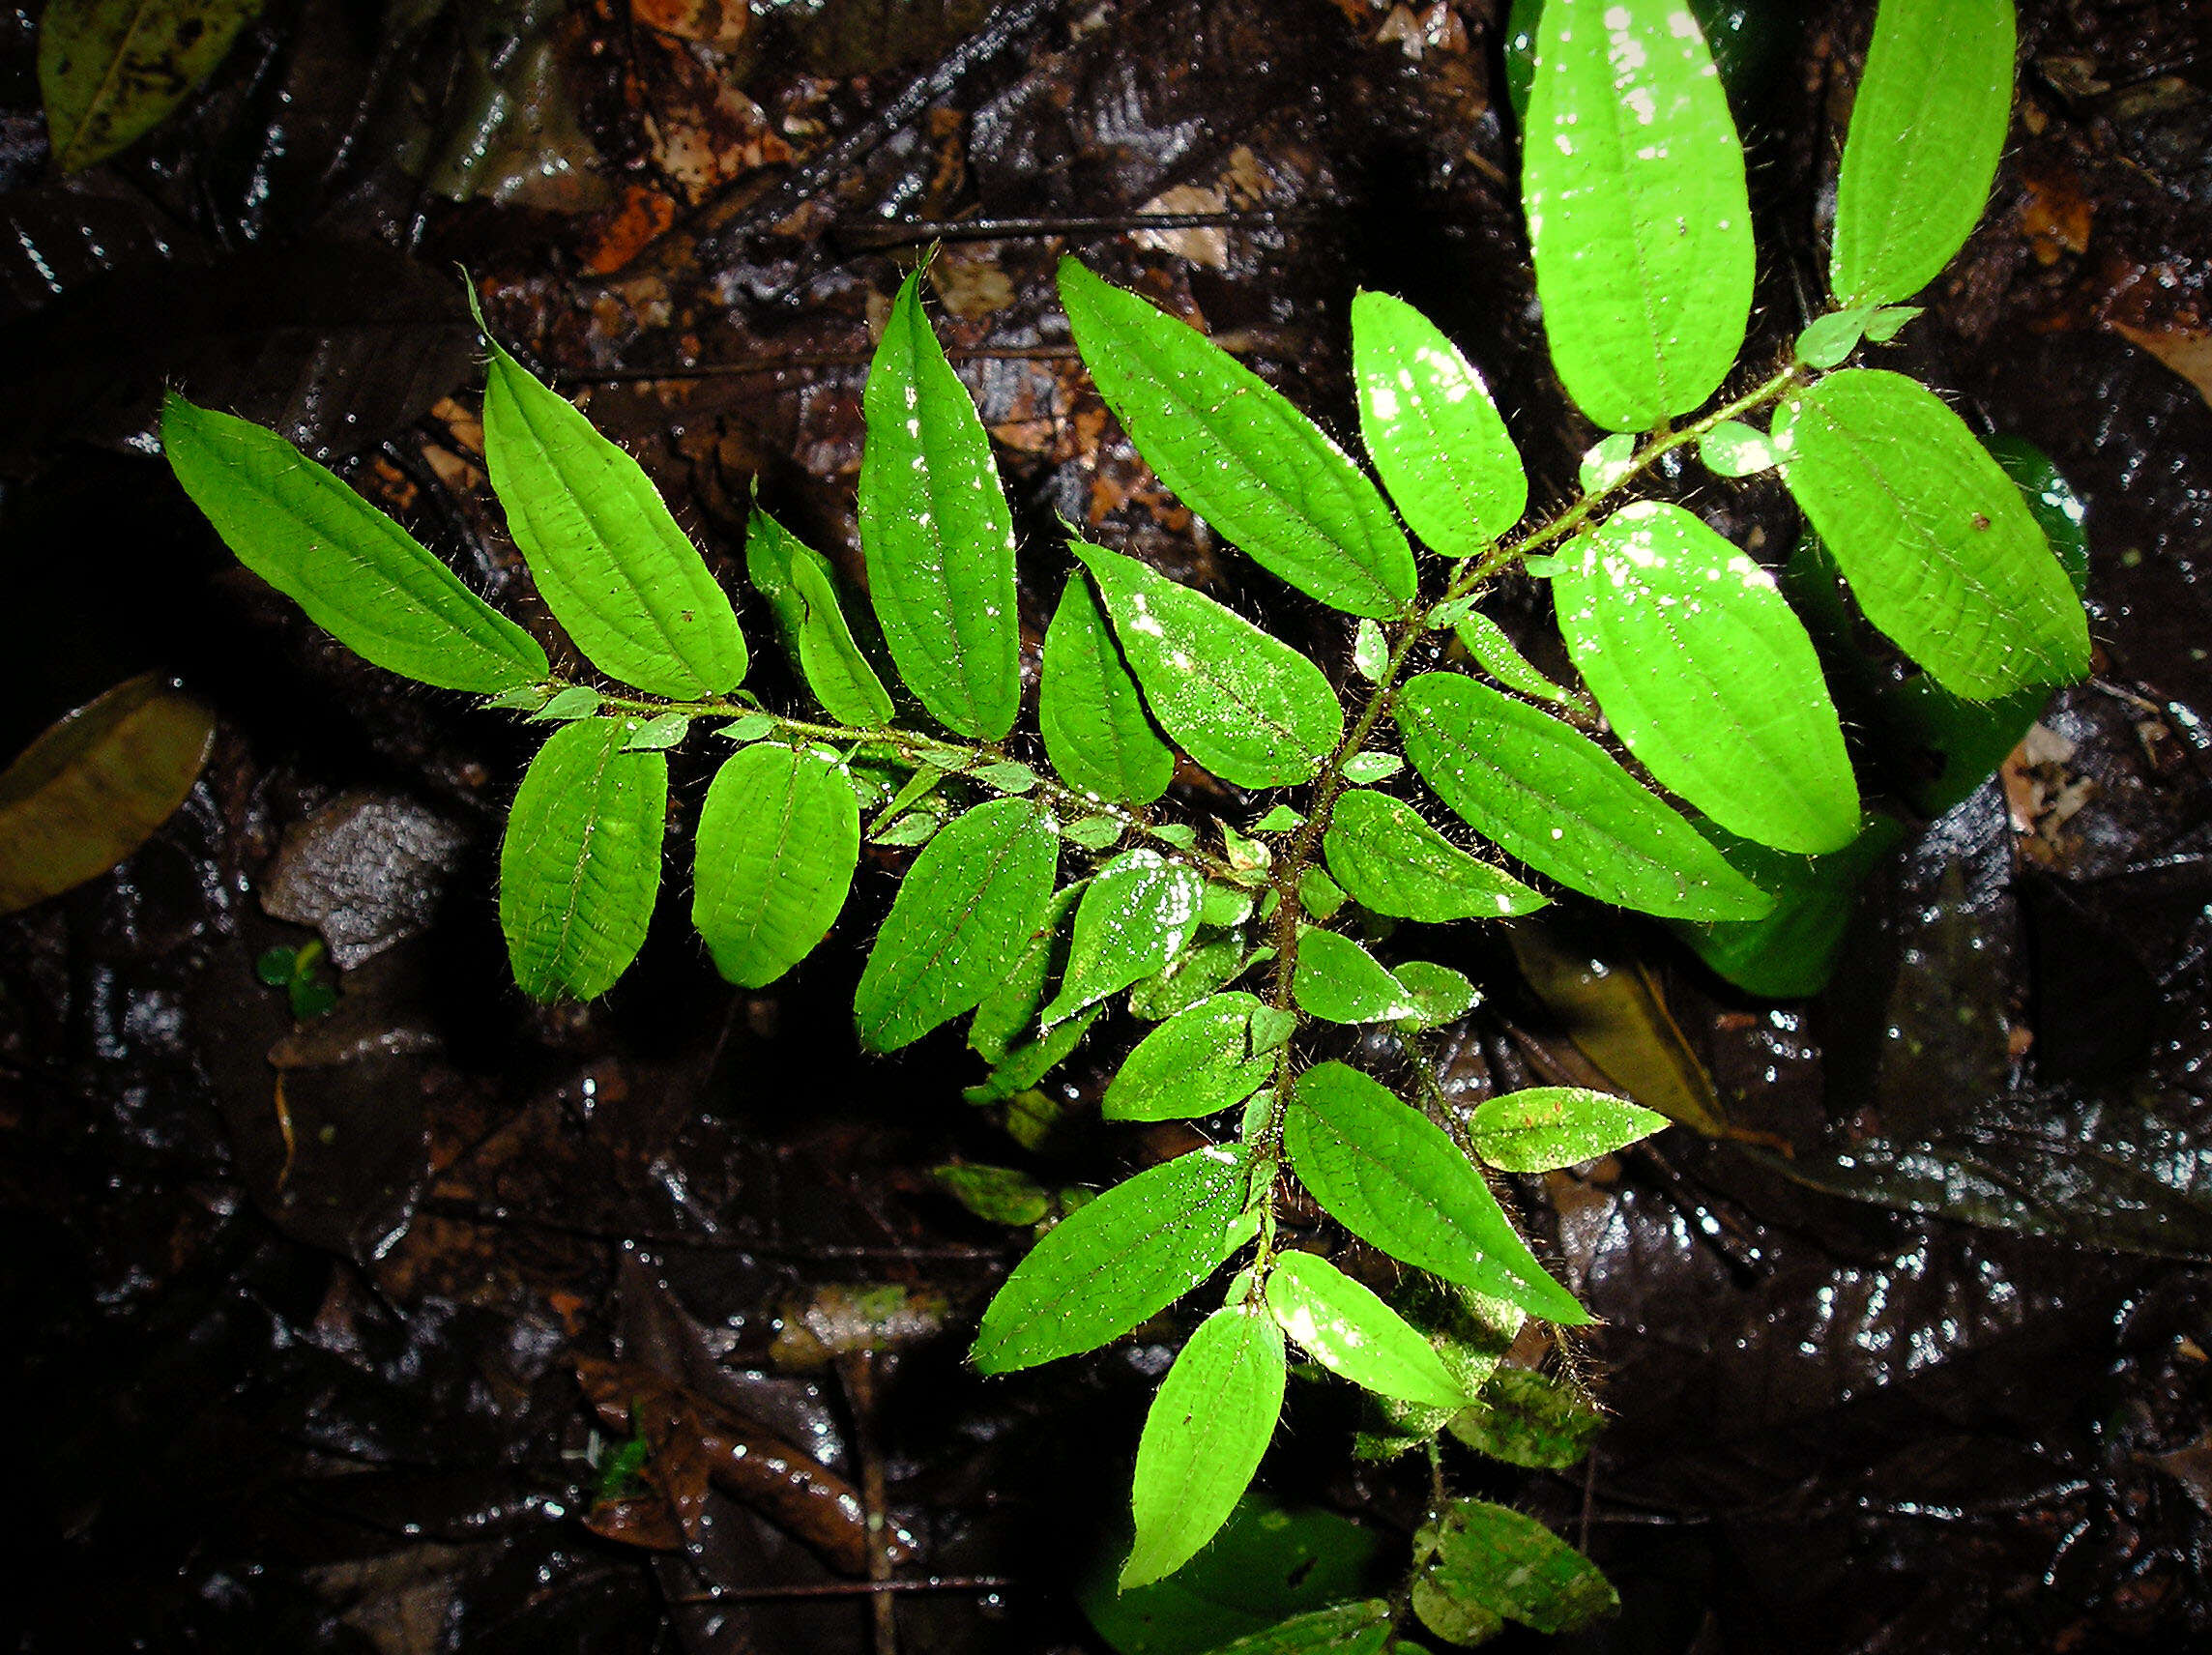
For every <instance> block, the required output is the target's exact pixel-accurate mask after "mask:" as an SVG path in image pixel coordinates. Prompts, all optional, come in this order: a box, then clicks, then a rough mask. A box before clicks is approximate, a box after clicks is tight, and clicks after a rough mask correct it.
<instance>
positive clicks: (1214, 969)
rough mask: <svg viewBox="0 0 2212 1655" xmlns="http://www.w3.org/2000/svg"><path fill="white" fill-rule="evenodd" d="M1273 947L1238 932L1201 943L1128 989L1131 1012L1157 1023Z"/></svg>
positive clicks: (1248, 966)
mask: <svg viewBox="0 0 2212 1655" xmlns="http://www.w3.org/2000/svg"><path fill="white" fill-rule="evenodd" d="M1273 955H1274V950H1273V949H1272V948H1252V947H1249V946H1248V945H1247V944H1246V943H1245V941H1244V938H1243V937H1242V936H1241V935H1240V934H1239V935H1234V936H1228V937H1221V938H1217V939H1216V940H1214V941H1213V942H1211V943H1201V944H1199V945H1198V946H1197V947H1195V948H1193V949H1191V951H1190V952H1189V953H1187V954H1185V955H1183V956H1182V957H1181V958H1180V959H1178V960H1176V961H1173V962H1172V963H1171V964H1170V965H1169V966H1168V969H1167V970H1166V971H1164V972H1162V973H1160V974H1159V975H1158V976H1156V977H1149V978H1147V979H1146V980H1145V981H1143V982H1141V983H1138V984H1137V985H1136V986H1135V987H1133V988H1131V989H1130V990H1129V1015H1130V1016H1131V1017H1141V1018H1143V1019H1144V1020H1145V1021H1146V1022H1148V1023H1156V1022H1158V1021H1159V1020H1160V1019H1161V1018H1163V1017H1173V1016H1174V1015H1175V1014H1176V1013H1177V1012H1179V1011H1181V1010H1183V1009H1185V1008H1186V1007H1188V1006H1192V1005H1195V1004H1197V1003H1198V1002H1200V1001H1202V1000H1204V999H1206V997H1207V996H1208V995H1210V994H1213V993H1215V992H1216V991H1217V990H1220V989H1223V988H1226V987H1227V986H1228V985H1229V984H1231V983H1233V982H1235V981H1236V980H1237V977H1239V976H1241V975H1242V974H1243V973H1245V972H1246V971H1248V970H1250V969H1251V968H1252V967H1254V966H1257V965H1260V964H1262V963H1264V962H1265V961H1266V960H1268V959H1270V958H1272V957H1273Z"/></svg>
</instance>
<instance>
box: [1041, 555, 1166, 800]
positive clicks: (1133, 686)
mask: <svg viewBox="0 0 2212 1655" xmlns="http://www.w3.org/2000/svg"><path fill="white" fill-rule="evenodd" d="M1037 728H1038V729H1039V730H1040V731H1042V732H1043V734H1044V750H1045V752H1046V753H1047V754H1048V755H1049V756H1050V757H1051V759H1052V768H1053V769H1055V770H1057V771H1058V772H1059V773H1060V779H1061V780H1062V781H1063V782H1065V783H1067V785H1068V786H1069V787H1072V788H1074V789H1075V790H1076V791H1077V792H1078V793H1087V794H1089V795H1091V797H1092V798H1105V799H1113V800H1116V801H1117V802H1120V803H1123V804H1150V803H1151V801H1152V800H1153V799H1155V798H1159V796H1160V795H1161V794H1163V793H1165V792H1167V790H1168V783H1170V782H1171V781H1173V780H1175V751H1174V749H1173V748H1171V747H1170V746H1169V745H1168V744H1167V743H1166V742H1165V741H1163V740H1160V738H1159V733H1158V732H1157V731H1155V730H1154V729H1153V728H1152V721H1151V719H1150V717H1148V716H1147V715H1146V713H1145V702H1144V697H1143V696H1142V695H1140V694H1139V693H1138V691H1137V681H1136V680H1135V679H1133V678H1131V677H1130V676H1129V669H1128V668H1127V667H1125V666H1123V665H1122V664H1121V651H1120V650H1119V649H1118V648H1117V647H1116V646H1115V643H1114V634H1113V632H1112V630H1111V629H1110V628H1109V627H1108V625H1107V624H1106V616H1105V614H1104V612H1103V611H1101V610H1100V609H1099V607H1098V599H1097V597H1096V596H1095V595H1093V594H1092V592H1091V583H1090V582H1089V581H1087V580H1085V579H1084V578H1083V576H1082V575H1080V574H1073V575H1070V576H1069V577H1068V581H1067V586H1066V589H1065V590H1064V591H1062V593H1061V595H1060V607H1059V609H1057V610H1055V611H1054V612H1053V617H1052V624H1051V625H1050V626H1048V627H1047V628H1045V634H1044V663H1043V669H1042V671H1041V673H1040V674H1039V678H1038V687H1037Z"/></svg>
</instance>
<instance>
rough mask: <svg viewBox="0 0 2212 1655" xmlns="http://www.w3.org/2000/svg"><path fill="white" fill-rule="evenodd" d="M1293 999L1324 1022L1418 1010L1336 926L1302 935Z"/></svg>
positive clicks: (1384, 1019) (1375, 1019) (1371, 1019)
mask: <svg viewBox="0 0 2212 1655" xmlns="http://www.w3.org/2000/svg"><path fill="white" fill-rule="evenodd" d="M1291 998H1292V999H1294V1000H1295V1001H1296V1002H1297V1003H1298V1009H1299V1010H1300V1011H1303V1012H1305V1013H1306V1014H1307V1015H1309V1016H1312V1017H1318V1018H1320V1019H1321V1020H1322V1021H1323V1022H1324V1023H1395V1022H1396V1021H1397V1020H1398V1019H1399V1018H1401V1017H1412V1016H1413V1015H1415V1014H1416V1013H1417V1012H1418V1011H1419V1009H1420V1008H1419V1006H1418V1005H1417V1004H1416V1003H1415V1002H1414V1000H1413V997H1412V995H1410V994H1408V993H1407V992H1406V989H1405V985H1404V984H1402V983H1401V982H1399V981H1398V979H1397V978H1396V977H1394V976H1392V975H1391V974H1390V973H1389V972H1388V971H1387V970H1385V969H1384V968H1383V965H1382V964H1381V962H1379V961H1378V960H1377V959H1376V958H1375V956H1374V955H1373V954H1370V953H1369V952H1368V951H1367V950H1366V949H1365V948H1362V947H1361V946H1360V945H1359V944H1357V943H1354V942H1353V940H1352V939H1351V938H1349V937H1342V936H1339V935H1338V934H1337V933H1336V932H1334V931H1319V930H1309V931H1306V932H1303V933H1301V934H1300V936H1299V938H1298V965H1297V970H1296V971H1295V973H1293V974H1292V977H1291Z"/></svg>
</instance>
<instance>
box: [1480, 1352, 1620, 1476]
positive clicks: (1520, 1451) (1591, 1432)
mask: <svg viewBox="0 0 2212 1655" xmlns="http://www.w3.org/2000/svg"><path fill="white" fill-rule="evenodd" d="M1604 1426H1605V1415H1604V1414H1602V1413H1600V1412H1598V1410H1597V1409H1596V1408H1592V1407H1591V1406H1590V1405H1589V1404H1588V1403H1586V1402H1585V1401H1584V1400H1583V1399H1582V1398H1581V1397H1580V1396H1578V1395H1577V1394H1576V1393H1575V1392H1574V1390H1572V1389H1571V1388H1570V1387H1569V1386H1567V1385H1565V1384H1563V1383H1561V1382H1560V1381H1559V1380H1557V1379H1550V1378H1548V1377H1546V1376H1545V1375H1542V1374H1536V1373H1531V1372H1529V1371H1528V1369H1527V1368H1507V1369H1505V1370H1503V1371H1502V1372H1500V1373H1499V1374H1497V1375H1496V1376H1495V1377H1493V1378H1492V1379H1491V1380H1490V1382H1489V1383H1488V1384H1486V1385H1484V1386H1483V1387H1482V1394H1481V1395H1480V1396H1479V1397H1477V1398H1476V1399H1475V1401H1474V1403H1473V1404H1472V1406H1470V1407H1469V1408H1462V1409H1461V1410H1460V1411H1459V1412H1458V1413H1455V1414H1454V1415H1452V1418H1451V1422H1450V1425H1449V1427H1448V1429H1449V1430H1450V1432H1451V1434H1452V1435H1453V1436H1454V1437H1458V1438H1459V1439H1460V1440H1461V1441H1462V1442H1464V1443H1466V1444H1467V1445H1468V1446H1469V1447H1470V1448H1472V1449H1473V1450H1475V1452H1477V1453H1479V1454H1487V1455H1489V1456H1490V1457H1491V1458H1492V1459H1494V1460H1503V1461H1504V1462H1505V1463H1506V1464H1507V1465H1508V1466H1528V1467H1530V1468H1531V1469H1542V1470H1560V1469H1563V1468H1564V1467H1566V1466H1572V1465H1576V1464H1578V1463H1580V1461H1581V1460H1582V1458H1583V1456H1584V1455H1586V1454H1587V1453H1588V1452H1589V1443H1590V1438H1591V1437H1595V1436H1596V1435H1597V1434H1598V1432H1599V1431H1600V1430H1602V1429H1603V1428H1604Z"/></svg>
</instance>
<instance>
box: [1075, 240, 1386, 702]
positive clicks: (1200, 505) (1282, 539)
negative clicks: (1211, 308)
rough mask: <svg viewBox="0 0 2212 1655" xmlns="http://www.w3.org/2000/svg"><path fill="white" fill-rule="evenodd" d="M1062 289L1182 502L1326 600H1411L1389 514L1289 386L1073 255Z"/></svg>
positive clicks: (1364, 606) (1079, 333)
mask: <svg viewBox="0 0 2212 1655" xmlns="http://www.w3.org/2000/svg"><path fill="white" fill-rule="evenodd" d="M1060 297H1061V303H1062V305H1064V306H1065V307H1066V309H1067V320H1068V323H1069V325H1070V326H1071V327H1072V328H1073V329H1074V331H1075V345H1076V349H1077V350H1079V351H1081V352H1082V353H1083V361H1084V365H1085V366H1087V367H1088V368H1090V370H1091V378H1092V379H1093V380H1094V381H1095V382H1096V384H1097V386H1098V393H1099V394H1100V395H1101V396H1103V397H1104V398H1105V399H1106V405H1107V406H1108V407H1109V408H1111V409H1113V410H1114V413H1115V415H1116V416H1117V417H1118V418H1119V419H1120V420H1121V424H1122V426H1123V427H1124V428H1125V429H1126V430H1127V431H1128V433H1129V438H1130V441H1132V442H1133V443H1135V444H1136V446H1137V451H1138V452H1139V453H1141V454H1143V455H1144V456H1145V463H1146V464H1148V465H1150V467H1151V468H1152V470H1153V471H1154V472H1155V473H1157V474H1158V476H1159V479H1160V480H1161V481H1162V482H1164V483H1166V484H1167V485H1168V487H1170V488H1172V489H1174V490H1175V492H1176V493H1177V494H1179V495H1180V496H1181V497H1182V500H1183V503H1184V504H1185V505H1187V506H1188V507H1190V508H1191V509H1192V510H1194V511H1196V512H1197V513H1198V514H1199V515H1200V516H1202V517H1204V518H1205V519H1206V520H1207V521H1208V523H1210V524H1212V525H1213V527H1214V528H1215V529H1217V530H1219V531H1220V532H1221V534H1222V535H1223V536H1224V537H1226V538H1227V539H1229V540H1230V541H1231V542H1232V543H1234V544H1236V545H1237V546H1240V547H1242V548H1243V549H1244V550H1245V551H1246V552H1248V553H1249V554H1251V556H1252V558H1253V560H1254V561H1255V562H1257V563H1258V564H1259V565H1260V566H1262V567H1263V568H1266V569H1267V570H1268V571H1270V572H1271V573H1273V574H1276V575H1279V576H1281V577H1282V578H1283V579H1284V580H1287V581H1289V582H1290V583H1291V584H1292V585H1293V586H1295V587H1296V588H1297V589H1298V590H1299V591H1300V592H1303V593H1306V594H1307V595H1310V596H1314V597H1318V598H1320V599H1321V600H1322V602H1324V603H1326V604H1328V605H1329V606H1330V607H1332V608H1336V609H1341V610H1344V611H1345V612H1346V613H1348V614H1352V615H1371V616H1375V617H1377V618H1387V617H1390V616H1395V615H1397V614H1398V613H1399V612H1400V611H1401V610H1403V609H1404V608H1405V607H1406V606H1407V605H1408V604H1409V603H1411V602H1412V599H1413V594H1414V590H1415V587H1416V584H1417V582H1416V580H1415V577H1414V573H1413V554H1412V548H1411V547H1409V546H1408V545H1407V544H1406V537H1405V535H1404V534H1403V533H1401V532H1400V530H1399V528H1398V524H1397V521H1396V520H1395V519H1394V518H1393V517H1392V516H1391V515H1390V508H1389V507H1388V506H1386V505H1384V504H1383V496H1382V495H1381V494H1380V493H1379V492H1377V490H1376V487H1375V485H1374V484H1373V483H1372V482H1370V481H1368V480H1367V479H1366V477H1365V476H1364V475H1363V474H1362V473H1361V472H1360V471H1359V469H1358V468H1357V467H1356V466H1354V465H1353V463H1352V461H1351V460H1350V459H1349V458H1348V457H1347V456H1346V454H1345V452H1344V450H1342V449H1339V448H1338V447H1337V446H1336V445H1335V444H1334V443H1332V442H1330V441H1329V440H1328V438H1327V437H1326V436H1325V435H1324V433H1323V432H1322V430H1321V429H1320V427H1319V426H1317V425H1315V424H1314V422H1313V421H1310V420H1308V419H1307V418H1306V417H1305V416H1304V415H1303V414H1300V413H1299V412H1298V411H1297V410H1296V409H1295V408H1294V407H1292V406H1291V404H1290V402H1289V401H1288V400H1286V399H1285V398H1284V396H1283V395H1282V393H1281V392H1277V391H1276V390H1274V389H1273V388H1272V387H1271V386H1269V385H1268V384H1267V383H1266V381H1265V380H1263V379H1261V378H1260V376H1259V375H1258V374H1256V373H1254V372H1253V371H1252V370H1251V369H1250V368H1248V367H1246V366H1244V364H1243V363H1239V362H1237V360H1236V359H1235V358H1234V357H1232V356H1230V355H1229V354H1228V353H1227V352H1226V351H1224V350H1222V349H1221V347H1220V346H1219V345H1216V344H1215V343H1214V342H1213V341H1212V340H1210V339H1208V337H1207V336H1206V335H1205V334H1201V333H1199V332H1198V330H1197V329H1195V328H1192V327H1190V326H1188V325H1187V324H1185V323H1182V322H1179V321H1177V320H1176V319H1175V318H1174V317H1173V316H1169V315H1167V314H1165V313H1163V312H1162V311H1160V310H1157V309H1155V308H1154V307H1153V306H1151V305H1148V304H1146V303H1145V301H1144V300H1142V299H1140V298H1138V297H1137V296H1136V295H1135V294H1133V293H1125V292H1123V291H1122V290H1121V288H1119V287H1115V286H1113V285H1111V284H1110V283H1107V282H1104V281H1101V280H1099V278H1098V277H1097V276H1093V275H1091V272H1089V271H1088V270H1086V269H1084V268H1083V266H1082V265H1081V264H1080V263H1078V262H1077V261H1076V260H1075V259H1073V258H1066V259H1062V261H1061V265H1060ZM1127 642H1128V640H1127V638H1126V637H1124V638H1123V640H1122V643H1123V645H1124V647H1125V646H1126V645H1127ZM1139 676H1140V677H1142V676H1143V675H1142V674H1141V673H1140V675H1139Z"/></svg>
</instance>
